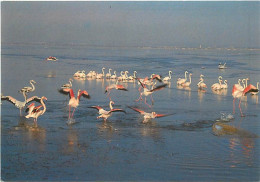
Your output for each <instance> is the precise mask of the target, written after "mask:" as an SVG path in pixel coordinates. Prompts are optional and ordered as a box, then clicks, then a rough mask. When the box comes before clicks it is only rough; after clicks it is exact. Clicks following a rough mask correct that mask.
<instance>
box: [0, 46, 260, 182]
mask: <svg viewBox="0 0 260 182" xmlns="http://www.w3.org/2000/svg"><path fill="white" fill-rule="evenodd" d="M259 55H260V54H259V52H257V51H252V50H251V51H246V50H240V51H239V50H237V51H227V50H163V49H141V48H98V47H97V48H93V47H84V46H46V45H30V46H29V45H19V46H18V45H2V59H1V60H2V61H1V76H2V81H1V89H2V91H1V92H2V93H3V95H11V96H13V97H15V98H17V99H18V100H23V97H22V95H21V94H20V93H18V90H19V89H20V88H22V87H24V86H27V85H28V86H29V80H31V79H34V80H35V81H36V82H37V84H36V90H35V91H34V92H33V93H30V94H29V96H33V95H37V96H46V97H47V98H48V100H47V101H46V106H47V111H46V113H45V114H44V115H43V116H40V117H39V118H38V126H39V127H38V128H35V127H33V120H32V119H25V118H24V117H19V110H18V109H17V108H15V107H14V106H13V105H12V104H10V103H9V102H7V101H2V104H1V122H2V125H1V131H2V132H1V136H2V141H1V142H2V146H1V155H2V156H1V159H2V160H1V170H2V171H1V172H2V174H1V175H2V179H3V180H9V181H10V180H184V181H187V180H196V181H209V180H220V181H230V180H235V181H258V180H259V138H258V136H257V134H259V118H260V116H259V113H260V112H259V111H260V110H259V103H258V96H251V95H248V96H247V97H245V98H244V99H243V101H242V104H241V107H242V110H243V112H244V113H245V115H246V117H243V118H241V117H240V113H239V110H238V103H236V113H235V114H234V115H233V114H232V106H233V105H232V104H233V103H232V101H233V98H232V96H231V90H232V85H233V84H234V83H237V80H238V78H246V77H249V78H250V83H251V84H254V85H256V82H257V81H259V78H260V65H259V64H260V63H259ZM48 56H56V57H57V58H58V59H59V60H58V61H57V62H46V61H44V59H45V58H46V57H48ZM219 62H222V63H223V62H227V67H228V68H227V69H225V70H219V69H218V63H219ZM102 67H105V68H106V70H105V72H107V71H108V68H112V69H113V71H114V70H116V71H117V74H118V75H119V73H120V71H125V70H128V71H129V73H130V74H129V75H132V74H133V71H134V70H136V71H137V75H138V76H139V77H141V78H143V77H145V76H149V75H151V74H152V73H157V74H160V75H162V76H167V75H168V71H169V70H172V71H173V78H172V81H171V83H170V84H169V86H168V87H167V88H165V89H164V90H160V91H158V92H155V93H154V94H153V98H154V101H155V102H154V105H153V106H152V108H149V107H148V106H147V105H145V104H144V103H140V102H135V100H136V99H138V97H139V92H138V88H139V85H138V84H137V83H136V82H134V83H122V84H123V85H124V86H125V87H127V89H128V90H129V91H127V92H123V91H118V90H112V92H111V98H112V100H113V101H114V102H115V105H114V108H121V109H124V110H125V111H126V114H124V113H113V115H112V117H110V118H109V119H108V121H107V122H106V123H104V122H103V121H102V119H97V118H96V117H97V116H98V113H97V110H95V109H91V108H88V107H89V106H93V105H100V106H104V107H105V108H108V105H109V99H108V97H106V95H105V94H104V90H105V87H106V86H107V85H108V84H110V83H113V81H108V80H98V81H97V80H75V79H74V81H73V88H74V90H75V92H76V91H77V90H78V89H79V88H80V89H85V90H87V92H89V94H90V95H91V99H85V98H82V99H81V101H80V105H79V107H78V108H77V109H76V111H75V115H74V120H72V121H68V105H67V104H68V99H69V97H68V96H65V95H62V94H60V93H59V92H58V89H59V87H60V86H61V85H62V84H64V83H67V82H68V80H69V78H71V77H72V75H73V74H74V73H75V72H76V71H77V70H83V69H84V70H86V72H88V71H90V70H95V71H98V72H101V68H102ZM201 67H205V69H201ZM185 70H188V71H189V72H192V74H193V75H192V84H191V86H190V89H178V88H177V87H176V80H177V78H179V77H184V71H185ZM200 74H203V75H205V83H206V84H207V85H208V89H207V90H206V92H202V91H198V89H197V86H196V85H197V83H198V81H199V76H200ZM219 75H221V76H222V77H223V79H227V80H228V85H229V88H228V90H227V91H222V92H217V93H213V92H212V91H211V89H210V86H211V85H212V84H213V83H216V82H217V77H218V76H219ZM157 85H159V83H158V84H157ZM147 101H148V103H149V104H151V100H150V97H147ZM128 106H135V107H138V108H140V109H143V110H145V111H148V112H151V111H155V112H158V113H161V114H171V115H169V116H167V117H163V118H156V119H154V120H151V121H150V122H148V123H147V124H143V123H142V120H143V117H142V116H141V115H140V114H139V113H137V112H135V111H133V110H131V109H129V108H128ZM23 114H25V113H23ZM216 122H221V123H224V124H226V125H228V126H232V127H234V128H236V129H238V130H234V131H243V132H233V133H232V132H231V133H230V132H229V133H228V134H225V133H224V134H223V132H222V133H221V134H219V135H218V133H216V132H214V131H213V130H215V129H217V130H221V129H223V128H222V127H223V126H222V125H221V126H220V125H214V124H215V123H216ZM245 133H246V134H245ZM248 133H249V134H248Z"/></svg>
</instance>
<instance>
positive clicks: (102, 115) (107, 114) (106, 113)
mask: <svg viewBox="0 0 260 182" xmlns="http://www.w3.org/2000/svg"><path fill="white" fill-rule="evenodd" d="M112 104H115V103H114V102H113V101H112V100H111V101H110V102H109V106H110V110H109V111H106V110H105V109H103V108H102V107H100V106H91V107H89V108H94V109H97V110H98V114H100V116H98V117H97V119H99V118H103V119H104V121H107V118H109V117H110V116H112V113H113V112H124V113H126V112H125V111H124V110H123V109H113V106H112Z"/></svg>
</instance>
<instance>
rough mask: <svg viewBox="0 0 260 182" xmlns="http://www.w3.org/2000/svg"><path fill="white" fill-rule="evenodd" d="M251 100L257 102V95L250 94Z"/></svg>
mask: <svg viewBox="0 0 260 182" xmlns="http://www.w3.org/2000/svg"><path fill="white" fill-rule="evenodd" d="M251 98H252V100H253V101H254V102H255V103H256V104H258V95H251Z"/></svg>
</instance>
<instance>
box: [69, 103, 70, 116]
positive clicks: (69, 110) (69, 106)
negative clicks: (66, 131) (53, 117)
mask: <svg viewBox="0 0 260 182" xmlns="http://www.w3.org/2000/svg"><path fill="white" fill-rule="evenodd" d="M69 119H70V106H69Z"/></svg>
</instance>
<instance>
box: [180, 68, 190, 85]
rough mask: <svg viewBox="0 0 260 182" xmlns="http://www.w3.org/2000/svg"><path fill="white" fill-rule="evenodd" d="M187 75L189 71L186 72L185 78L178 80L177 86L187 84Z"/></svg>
mask: <svg viewBox="0 0 260 182" xmlns="http://www.w3.org/2000/svg"><path fill="white" fill-rule="evenodd" d="M187 73H188V71H185V72H184V74H185V78H178V80H177V85H181V84H183V83H185V82H186V81H187Z"/></svg>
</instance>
